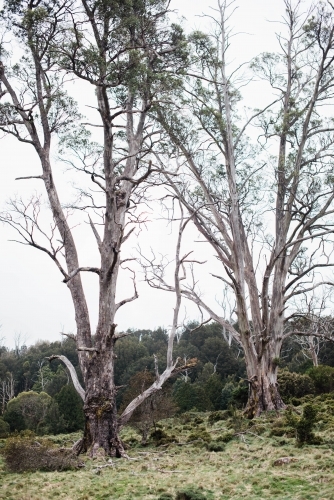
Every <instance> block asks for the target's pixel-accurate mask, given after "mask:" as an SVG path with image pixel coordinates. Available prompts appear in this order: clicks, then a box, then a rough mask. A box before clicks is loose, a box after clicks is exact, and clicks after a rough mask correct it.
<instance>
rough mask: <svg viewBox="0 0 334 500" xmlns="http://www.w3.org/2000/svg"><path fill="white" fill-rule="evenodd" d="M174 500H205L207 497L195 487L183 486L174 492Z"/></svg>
mask: <svg viewBox="0 0 334 500" xmlns="http://www.w3.org/2000/svg"><path fill="white" fill-rule="evenodd" d="M175 500H207V497H206V496H205V495H204V494H203V493H202V492H201V491H200V490H199V489H197V488H184V489H182V490H179V491H178V492H177V493H176V497H175Z"/></svg>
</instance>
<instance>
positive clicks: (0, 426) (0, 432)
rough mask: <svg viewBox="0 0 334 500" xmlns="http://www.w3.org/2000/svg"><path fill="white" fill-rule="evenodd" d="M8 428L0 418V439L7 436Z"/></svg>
mask: <svg viewBox="0 0 334 500" xmlns="http://www.w3.org/2000/svg"><path fill="white" fill-rule="evenodd" d="M9 431H10V427H9V424H8V422H6V421H5V420H4V419H3V418H2V417H0V438H6V437H7V436H8V434H9Z"/></svg>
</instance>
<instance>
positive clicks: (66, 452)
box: [3, 432, 80, 472]
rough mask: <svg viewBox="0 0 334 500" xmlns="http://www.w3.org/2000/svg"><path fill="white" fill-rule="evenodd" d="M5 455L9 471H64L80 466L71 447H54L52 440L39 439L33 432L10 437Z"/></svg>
mask: <svg viewBox="0 0 334 500" xmlns="http://www.w3.org/2000/svg"><path fill="white" fill-rule="evenodd" d="M3 455H4V457H5V463H6V467H7V469H8V470H9V472H28V471H30V472H33V471H37V470H41V471H63V470H69V469H75V468H77V467H79V466H80V464H79V462H78V458H77V457H76V456H75V454H74V453H73V451H72V450H71V449H64V448H54V446H53V443H52V442H51V441H48V440H45V439H42V440H39V441H37V440H36V437H35V436H34V434H33V433H32V432H23V433H20V434H18V435H16V436H12V437H9V438H8V439H7V441H6V444H5V447H4V450H3Z"/></svg>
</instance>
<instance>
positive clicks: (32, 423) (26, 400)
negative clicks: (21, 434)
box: [4, 391, 52, 434]
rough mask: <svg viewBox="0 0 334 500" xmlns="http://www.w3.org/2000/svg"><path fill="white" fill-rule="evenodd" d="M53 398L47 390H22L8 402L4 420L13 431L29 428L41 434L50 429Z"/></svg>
mask: <svg viewBox="0 0 334 500" xmlns="http://www.w3.org/2000/svg"><path fill="white" fill-rule="evenodd" d="M51 402H52V399H51V397H50V396H49V395H48V394H46V393H45V392H41V393H40V394H38V393H37V392H33V391H30V392H21V393H20V394H19V395H18V396H17V397H16V398H14V399H12V400H11V401H9V402H8V404H7V409H6V411H5V413H4V420H6V422H8V424H9V426H10V430H11V432H13V431H20V430H24V429H29V430H32V431H34V432H37V433H39V434H44V433H47V432H48V431H49V429H48V427H47V416H48V412H49V409H50V406H51Z"/></svg>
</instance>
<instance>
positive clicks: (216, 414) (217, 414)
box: [208, 411, 228, 425]
mask: <svg viewBox="0 0 334 500" xmlns="http://www.w3.org/2000/svg"><path fill="white" fill-rule="evenodd" d="M227 418H228V413H227V412H226V411H213V412H211V413H210V415H209V417H208V422H209V424H211V425H212V424H214V423H215V422H218V421H219V420H226V419H227Z"/></svg>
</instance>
